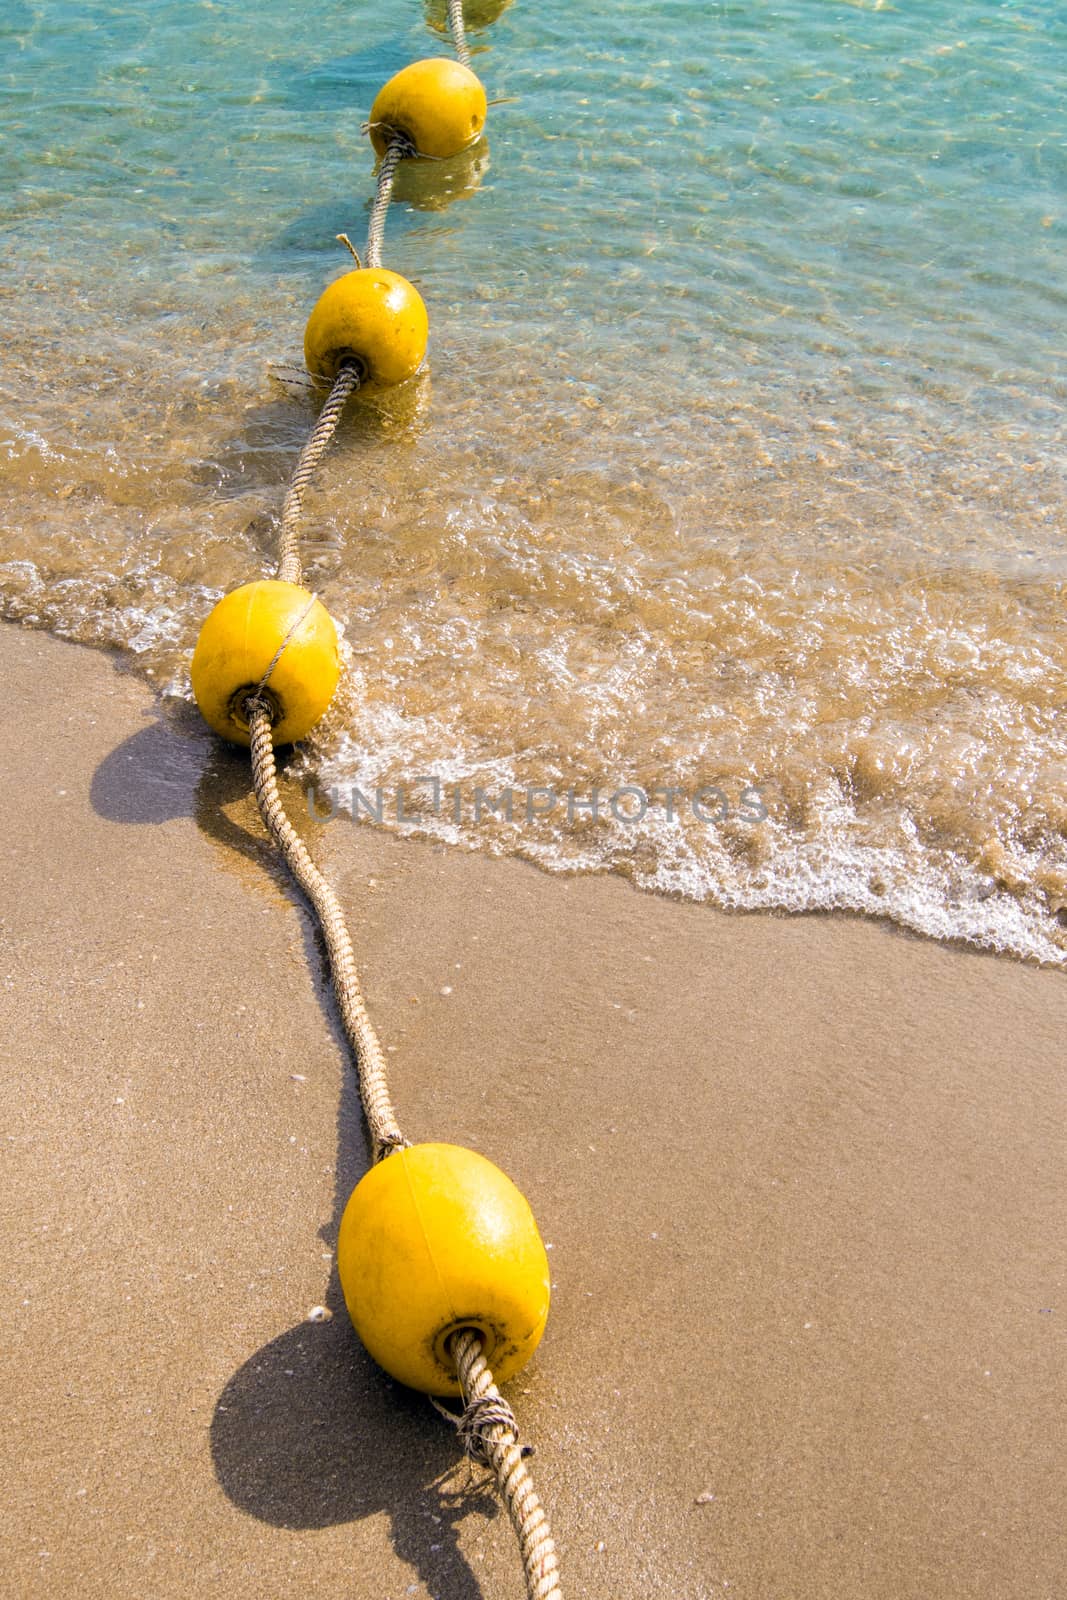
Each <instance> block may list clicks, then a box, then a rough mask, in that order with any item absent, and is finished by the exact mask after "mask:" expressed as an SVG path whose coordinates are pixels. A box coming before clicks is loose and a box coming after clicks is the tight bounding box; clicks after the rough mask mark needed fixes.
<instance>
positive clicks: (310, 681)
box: [191, 578, 341, 745]
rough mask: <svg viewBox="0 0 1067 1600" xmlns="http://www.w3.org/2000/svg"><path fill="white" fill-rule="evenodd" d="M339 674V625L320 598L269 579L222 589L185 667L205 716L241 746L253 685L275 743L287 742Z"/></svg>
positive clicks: (321, 705) (314, 714)
mask: <svg viewBox="0 0 1067 1600" xmlns="http://www.w3.org/2000/svg"><path fill="white" fill-rule="evenodd" d="M340 673H341V662H340V655H339V652H338V648H337V629H336V628H335V627H334V625H333V620H332V618H331V616H330V613H329V612H328V611H327V610H326V607H325V606H324V605H323V604H322V601H321V600H317V599H316V598H315V596H314V595H313V594H311V593H310V591H309V590H307V589H304V588H301V586H300V585H299V584H297V583H281V582H279V581H278V580H277V579H275V578H261V579H259V580H257V581H256V582H255V583H246V584H242V586H241V588H239V589H233V590H231V592H230V593H229V594H227V595H224V596H223V598H222V599H221V600H220V601H219V602H218V604H217V605H216V606H215V608H214V610H213V611H212V612H211V613H210V614H209V616H208V617H207V619H206V621H205V622H204V625H203V627H202V628H201V629H200V636H199V638H198V639H197V641H196V649H195V651H194V652H193V663H192V668H191V674H192V680H193V693H194V694H195V696H196V703H197V705H198V706H199V707H200V710H201V712H202V714H203V716H204V719H205V721H206V722H208V723H209V724H210V726H211V727H212V728H214V730H215V732H216V733H219V734H221V735H222V737H223V738H224V739H230V740H232V741H233V742H234V743H235V744H243V745H247V744H249V743H250V742H251V741H250V738H249V732H248V714H247V703H248V701H249V699H250V698H251V697H252V696H253V695H255V694H256V693H257V692H258V694H259V695H260V697H261V698H262V699H263V700H264V701H266V703H267V705H268V706H269V708H270V712H271V736H272V739H273V742H274V743H275V744H292V743H293V741H294V740H296V739H302V738H303V737H304V735H305V734H306V733H309V732H310V731H311V729H312V728H313V727H314V726H315V724H316V722H318V720H319V718H320V717H321V716H322V715H323V713H324V712H325V710H326V708H327V706H328V705H329V703H330V701H331V700H332V699H333V692H334V690H335V689H336V688H337V680H338V678H339V676H340Z"/></svg>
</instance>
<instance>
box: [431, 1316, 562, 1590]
mask: <svg viewBox="0 0 1067 1600" xmlns="http://www.w3.org/2000/svg"><path fill="white" fill-rule="evenodd" d="M451 1349H452V1358H453V1360H454V1361H455V1363H456V1370H457V1371H458V1373H459V1381H460V1387H461V1388H462V1390H463V1403H464V1407H465V1410H464V1414H463V1416H462V1417H461V1418H460V1419H459V1423H458V1427H459V1431H460V1433H461V1434H464V1435H465V1436H466V1437H467V1438H468V1439H469V1440H471V1442H472V1445H473V1444H474V1441H477V1444H476V1446H475V1447H474V1449H472V1453H476V1454H478V1456H479V1457H480V1458H481V1459H484V1460H485V1461H486V1462H487V1463H488V1465H489V1466H490V1467H492V1469H493V1473H494V1475H495V1477H496V1484H497V1488H498V1489H499V1491H500V1498H501V1499H502V1500H503V1502H504V1504H505V1505H506V1506H507V1508H508V1516H509V1517H510V1518H511V1525H512V1527H513V1528H514V1529H515V1534H516V1537H517V1538H518V1541H519V1549H520V1551H521V1552H522V1565H523V1570H524V1572H525V1574H526V1594H527V1600H562V1594H563V1591H562V1589H561V1588H560V1582H559V1558H558V1556H557V1555H556V1545H555V1540H554V1539H553V1538H552V1529H551V1528H550V1527H549V1525H548V1517H547V1516H546V1514H545V1509H544V1507H543V1506H542V1504H541V1502H540V1500H539V1499H538V1497H537V1491H536V1489H535V1488H534V1486H533V1479H532V1478H531V1477H530V1471H529V1468H528V1467H527V1465H526V1459H525V1456H526V1452H525V1451H524V1450H523V1448H522V1446H521V1445H520V1444H519V1430H518V1426H517V1425H516V1422H515V1416H514V1413H513V1412H512V1409H511V1407H510V1406H509V1405H508V1403H507V1401H506V1400H505V1399H504V1397H503V1395H502V1394H501V1393H500V1390H499V1389H498V1388H497V1386H496V1384H495V1383H494V1382H493V1374H492V1373H491V1372H490V1370H489V1366H488V1363H487V1362H486V1359H485V1356H484V1354H483V1352H482V1341H481V1338H480V1337H479V1335H478V1334H477V1333H475V1332H474V1331H473V1330H472V1329H463V1330H462V1331H461V1332H460V1333H457V1334H456V1336H455V1338H454V1339H453V1340H452V1346H451ZM453 1421H455V1419H453Z"/></svg>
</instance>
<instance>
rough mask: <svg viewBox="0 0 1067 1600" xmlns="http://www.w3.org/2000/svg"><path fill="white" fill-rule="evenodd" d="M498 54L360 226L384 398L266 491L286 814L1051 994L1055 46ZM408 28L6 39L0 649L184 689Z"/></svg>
mask: <svg viewBox="0 0 1067 1600" xmlns="http://www.w3.org/2000/svg"><path fill="white" fill-rule="evenodd" d="M498 9H500V12H501V14H500V15H499V17H498V19H497V20H496V22H495V23H494V24H493V25H492V26H491V27H487V28H484V29H482V30H475V31H472V35H471V42H472V44H473V45H474V49H475V54H474V60H473V65H474V67H475V69H476V70H477V71H478V72H479V74H480V75H481V77H482V78H483V80H484V82H485V84H486V87H487V90H488V93H489V96H490V99H491V100H492V101H493V102H495V103H494V104H493V105H492V106H491V109H490V114H489V120H488V124H487V137H486V139H485V141H484V142H483V143H482V144H481V145H480V146H479V147H478V148H476V149H475V150H474V151H473V152H471V153H469V154H468V155H466V156H464V157H462V158H459V159H458V160H456V161H454V162H450V163H426V164H422V165H421V166H420V167H419V168H417V169H412V168H410V167H409V168H408V169H406V170H405V171H403V172H402V174H401V178H400V181H399V183H398V187H397V198H396V200H395V203H394V204H393V206H392V208H391V210H390V214H389V218H388V225H387V235H386V245H385V262H386V264H387V265H389V266H392V267H393V268H395V269H396V270H398V271H400V272H403V273H404V274H406V275H407V276H408V277H410V278H411V279H412V280H413V281H414V282H415V283H416V284H417V285H418V287H419V289H420V291H421V292H422V294H423V296H424V298H425V300H426V303H427V306H428V308H429V314H430V321H431V351H430V357H429V362H428V366H427V370H426V371H425V372H424V373H423V374H422V375H421V376H420V377H419V378H417V379H416V380H414V381H413V382H412V383H411V384H410V385H408V386H406V387H405V388H404V389H403V390H401V391H396V392H395V393H393V394H391V395H385V396H369V395H368V396H367V397H365V398H364V399H362V400H357V402H356V403H355V404H354V405H353V407H352V409H351V412H350V414H349V416H348V418H347V419H346V422H345V425H344V428H343V431H342V434H341V436H340V438H339V440H338V442H337V444H336V445H335V447H334V449H333V450H332V452H331V454H330V455H329V457H328V458H327V461H326V463H325V465H324V467H323V468H322V470H321V473H320V475H319V477H318V479H317V486H316V489H315V491H314V492H313V493H312V495H311V496H310V497H309V503H308V515H307V520H306V528H307V540H306V545H305V550H306V556H307V563H308V581H309V583H310V584H312V585H313V586H314V588H315V589H316V590H317V591H318V592H319V593H320V594H321V595H322V597H323V598H324V600H325V601H326V603H327V605H328V606H329V608H330V610H331V611H332V613H333V614H334V616H335V617H336V618H337V619H338V621H339V622H340V623H341V624H342V625H343V628H344V636H345V644H346V652H347V655H348V685H347V688H346V691H345V693H344V694H343V695H342V696H341V697H340V699H339V700H338V702H337V704H336V706H335V708H334V710H333V712H332V713H331V716H330V719H329V721H328V723H327V724H326V726H325V727H324V729H323V730H322V732H321V734H320V735H319V737H318V738H317V740H316V742H315V743H314V745H313V746H312V747H311V749H310V751H309V752H308V754H307V756H306V757H305V761H306V773H307V777H308V780H309V782H312V781H313V782H314V785H315V787H316V789H317V791H318V793H319V796H320V802H322V801H325V803H326V805H328V804H329V797H330V796H331V794H332V796H333V800H334V802H335V803H336V804H337V805H338V806H342V807H344V808H345V809H346V810H347V809H350V808H351V807H352V805H353V804H354V806H355V809H356V811H357V812H358V813H359V814H360V815H363V816H366V815H368V814H373V815H377V816H379V817H380V819H381V821H382V824H383V825H388V826H392V827H399V828H403V829H409V828H415V829H418V830H420V831H422V832H430V833H437V834H438V835H440V836H441V837H445V838H451V839H455V840H458V841H460V842H463V843H466V844H468V845H474V846H478V847H482V848H487V849H494V850H497V851H505V852H515V853H520V854H523V855H525V856H527V857H528V858H530V859H533V860H535V861H538V862H540V863H542V864H543V865H545V866H548V867H553V868H559V869H570V870H588V871H593V870H605V869H606V870H614V871H618V872H623V873H626V874H628V875H629V876H630V877H631V878H632V879H633V880H634V881H635V882H636V883H637V884H639V885H641V886H643V887H645V888H648V889H653V890H660V891H665V892H672V893H677V894H681V895H685V896H688V897H690V898H693V899H697V900H708V901H711V902H713V903H717V904H720V905H726V906H731V907H747V908H756V907H784V908H788V909H791V910H796V911H803V910H813V909H829V908H835V907H837V908H851V909H854V910H859V911H865V912H870V913H873V914H877V915H882V916H889V917H892V918H895V919H896V920H897V921H898V922H900V923H901V924H903V925H905V926H908V927H910V928H913V929H917V930H920V931H923V932H926V933H929V934H932V935H935V936H938V937H943V938H963V939H967V940H970V941H972V942H974V943H977V944H979V945H983V946H986V947H990V948H994V949H1000V950H1006V951H1013V952H1015V953H1017V954H1020V955H1025V956H1028V957H1031V958H1036V959H1040V960H1046V961H1056V962H1062V961H1064V959H1065V957H1067V846H1065V841H1064V830H1065V827H1067V721H1065V718H1064V714H1063V713H1064V703H1065V677H1064V666H1065V649H1064V638H1065V635H1064V623H1063V600H1064V584H1065V576H1067V560H1065V555H1064V546H1063V538H1062V532H1063V527H1064V520H1065V518H1064V513H1065V510H1067V493H1065V482H1064V471H1063V468H1064V455H1065V431H1064V422H1065V408H1067V381H1065V365H1064V355H1065V343H1067V339H1065V334H1067V292H1065V288H1064V282H1063V270H1062V263H1063V260H1064V253H1065V242H1067V155H1065V143H1064V135H1063V118H1062V112H1063V103H1064V94H1065V89H1067V6H1064V5H1062V4H1058V3H1054V0H987V3H982V0H899V3H896V4H890V3H888V0H780V3H765V0H751V3H748V4H737V3H732V0H731V3H713V0H702V3H691V0H658V3H657V4H654V5H653V4H650V3H639V0H589V3H586V4H583V5H581V6H576V5H574V4H572V3H568V0H538V3H536V4H534V3H532V0H514V3H513V4H511V5H508V6H504V7H503V8H498ZM443 14H444V7H443V5H441V4H434V3H432V0H427V4H426V5H425V6H424V5H423V4H420V3H418V0H393V3H391V4H389V5H385V4H379V3H369V0H366V3H360V4H353V3H351V0H346V3H342V0H304V3H302V4H300V5H299V6H298V5H295V4H292V3H291V0H261V3H259V4H257V5H256V6H254V7H252V6H248V5H244V4H238V3H237V0H200V3H190V0H183V3H182V4H176V3H171V0H126V3H110V4H107V3H102V0H81V3H77V4H75V3H71V0H5V3H4V5H3V7H2V8H0V92H2V121H3V133H4V168H5V178H6V182H5V185H4V190H3V193H2V194H0V222H2V226H3V232H4V241H3V260H2V267H0V332H2V338H3V350H4V361H3V377H2V388H0V451H2V456H3V459H4V467H5V470H4V477H3V487H2V505H3V529H4V532H3V547H2V550H0V592H2V595H3V604H4V611H5V614H6V615H7V616H8V617H11V618H15V619H21V620H23V621H25V622H28V623H31V624H34V625H37V626H41V627H46V628H49V629H51V630H53V631H54V632H56V633H58V634H60V635H62V636H63V637H66V638H72V639H78V640H83V641H86V642H89V643H95V644H101V645H109V646H118V647H119V648H121V649H122V650H123V651H125V652H127V653H128V654H129V657H130V659H131V660H133V661H134V662H136V664H137V665H138V666H139V667H140V668H141V669H142V670H143V671H144V672H145V673H146V674H147V675H149V676H150V678H151V679H152V681H153V682H154V683H155V684H156V685H157V686H158V687H159V688H160V690H161V692H162V693H163V694H164V695H165V696H177V697H183V696H187V695H188V692H189V690H188V672H187V664H188V657H189V653H190V650H191V647H192V644H193V642H194V639H195V637H196V631H197V627H198V625H199V622H200V620H201V619H202V617H203V616H204V614H205V612H206V611H207V609H208V608H209V606H210V605H211V603H212V602H213V600H214V599H215V598H216V597H217V596H218V595H219V594H220V593H222V592H223V591H224V590H226V589H227V588H229V587H231V586H233V585H235V584H237V583H240V582H242V581H245V580H246V579H247V578H249V577H250V576H253V575H257V574H261V573H265V572H267V571H269V569H270V566H271V561H272V555H273V550H274V544H275V536H276V519H277V513H278V509H279V506H280V501H281V496H282V493H283V489H284V483H285V479H286V476H287V474H288V472H289V470H290V468H291V466H292V463H293V461H294V459H295V455H296V452H297V451H298V449H299V446H300V444H301V442H302V440H303V439H304V438H305V436H306V434H307V431H308V429H309V427H310V426H311V424H312V421H313V418H314V414H315V410H314V401H313V398H312V397H311V396H310V395H309V393H308V391H307V387H306V385H305V384H304V383H303V382H302V381H301V379H300V376H299V366H300V362H301V339H302V331H303V326H304V322H305V320H306V317H307V314H308V312H309V310H310V308H311V306H312V304H313V303H314V300H315V298H316V296H317V294H318V293H319V292H320V290H321V288H322V287H323V285H324V284H325V283H326V282H328V281H329V280H330V279H331V278H333V277H334V276H336V275H338V274H339V273H340V272H341V271H343V270H345V269H346V268H347V267H348V266H350V265H351V262H350V259H349V258H348V256H347V254H346V253H345V252H344V251H343V249H342V247H340V246H339V245H338V244H337V242H336V240H335V235H336V234H337V233H338V232H340V231H347V232H348V233H349V234H350V235H351V236H352V238H353V241H354V242H355V243H356V244H357V246H359V245H360V244H361V242H362V239H363V237H364V235H365V230H366V224H367V216H368V203H369V199H370V196H371V193H372V190H373V162H372V158H371V154H370V150H369V145H368V142H367V140H366V138H365V136H364V135H363V133H362V131H361V129H362V124H363V123H364V121H365V120H366V118H367V115H368V112H369V108H370V104H371V101H372V99H373V97H374V94H375V93H376V91H377V89H378V87H379V86H380V85H381V84H382V83H383V82H384V81H385V79H386V78H388V77H389V76H390V75H391V74H392V73H393V72H394V71H396V70H398V69H399V68H400V67H401V66H402V65H404V64H405V63H406V62H407V61H409V60H412V59H415V58H418V57H420V56H425V55H430V54H438V53H447V52H448V50H449V43H448V39H447V36H446V35H444V34H443V32H442V31H441V25H442V19H443ZM290 369H292V370H290ZM479 793H480V794H481V796H482V799H481V800H480V801H479V800H478V799H477V796H478V794H479ZM502 797H503V798H502ZM531 797H532V798H531ZM509 810H510V812H511V815H510V817H509V815H508V811H509Z"/></svg>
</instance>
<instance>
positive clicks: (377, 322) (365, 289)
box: [304, 267, 430, 389]
mask: <svg viewBox="0 0 1067 1600" xmlns="http://www.w3.org/2000/svg"><path fill="white" fill-rule="evenodd" d="M429 332H430V323H429V318H428V317H427V315H426V307H425V305H424V304H423V300H422V296H421V295H420V294H419V291H418V290H417V289H416V288H415V286H414V284H411V283H409V282H408V280H407V279H406V278H402V277H401V276H400V274H399V272H390V271H389V270H388V269H387V268H386V267H360V268H359V269H358V270H357V271H355V272H346V273H345V274H344V276H343V277H341V278H337V279H336V280H335V282H333V283H331V284H330V285H329V287H328V288H327V289H324V290H323V292H322V294H321V295H320V296H319V299H318V302H317V303H316V305H315V308H314V310H313V311H312V313H311V315H310V317H309V318H308V323H307V328H306V329H305V331H304V361H305V363H306V365H307V370H308V372H309V373H310V374H311V376H312V378H314V379H315V380H316V382H317V383H320V384H323V385H324V386H325V387H326V388H329V387H330V385H331V384H332V383H333V381H334V379H335V378H336V377H337V373H338V370H339V369H340V366H341V363H342V362H344V361H354V362H355V363H356V364H357V366H359V367H360V368H361V371H362V380H361V387H363V388H374V387H379V388H383V389H384V388H388V387H389V386H390V385H392V384H395V383H403V382H404V381H405V379H407V378H411V377H413V376H414V375H415V373H416V372H418V370H419V368H420V367H421V366H422V363H423V361H424V359H425V357H426V341H427V339H428V338H429Z"/></svg>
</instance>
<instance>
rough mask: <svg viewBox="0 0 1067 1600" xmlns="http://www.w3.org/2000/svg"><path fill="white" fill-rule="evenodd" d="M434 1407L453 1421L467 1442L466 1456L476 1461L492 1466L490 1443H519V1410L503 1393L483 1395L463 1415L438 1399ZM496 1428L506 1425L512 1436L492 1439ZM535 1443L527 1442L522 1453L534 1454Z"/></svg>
mask: <svg viewBox="0 0 1067 1600" xmlns="http://www.w3.org/2000/svg"><path fill="white" fill-rule="evenodd" d="M433 1403H434V1407H435V1408H436V1410H437V1411H439V1412H440V1413H441V1415H442V1416H443V1417H444V1418H445V1419H446V1420H447V1421H448V1422H450V1423H451V1424H452V1426H453V1427H454V1428H455V1430H456V1432H457V1433H458V1434H459V1437H460V1439H461V1440H462V1443H463V1451H464V1454H465V1455H468V1456H470V1457H471V1459H472V1460H473V1461H479V1462H481V1464H482V1465H483V1466H486V1467H488V1466H491V1465H492V1457H491V1456H490V1454H489V1450H490V1446H491V1445H494V1444H518V1442H519V1425H518V1423H517V1422H516V1421H515V1413H514V1411H512V1409H511V1407H510V1406H509V1405H508V1403H507V1401H506V1400H505V1399H504V1397H503V1395H499V1394H483V1395H480V1396H478V1397H476V1398H474V1399H472V1400H470V1401H468V1403H467V1405H466V1407H465V1408H464V1410H463V1414H462V1415H461V1416H458V1417H457V1416H456V1414H455V1412H454V1411H449V1409H448V1407H447V1406H443V1405H440V1404H439V1403H438V1402H437V1401H436V1400H434V1402H433ZM493 1428H506V1429H507V1431H508V1433H510V1435H511V1438H510V1439H507V1440H505V1439H501V1438H495V1439H494V1438H491V1437H490V1430H491V1429H493ZM533 1453H534V1447H533V1445H532V1444H524V1445H523V1446H522V1447H521V1449H520V1452H519V1454H520V1455H521V1456H522V1457H523V1458H524V1459H525V1458H526V1457H527V1456H532V1455H533Z"/></svg>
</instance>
